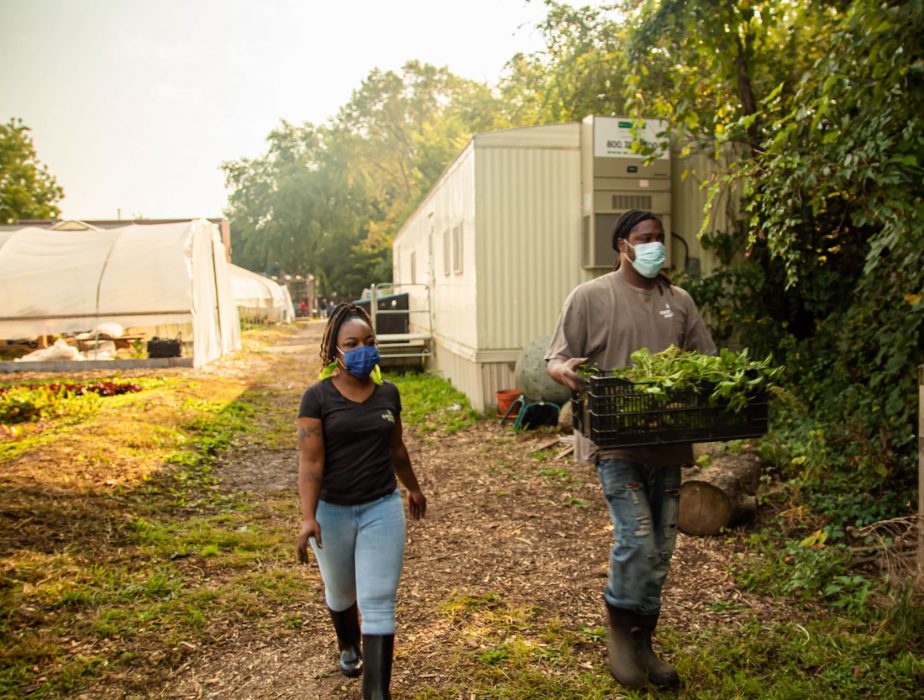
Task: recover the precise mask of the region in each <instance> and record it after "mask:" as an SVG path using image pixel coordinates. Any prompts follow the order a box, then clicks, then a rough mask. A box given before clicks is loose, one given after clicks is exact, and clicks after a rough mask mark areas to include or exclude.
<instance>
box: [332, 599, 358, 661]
mask: <svg viewBox="0 0 924 700" xmlns="http://www.w3.org/2000/svg"><path fill="white" fill-rule="evenodd" d="M328 610H329V611H330V619H331V621H332V622H333V623H334V630H335V631H336V632H337V648H338V649H339V650H340V672H341V673H342V674H343V675H344V676H346V677H347V678H356V677H357V676H358V675H359V674H360V673H362V672H363V655H362V652H361V651H360V648H359V641H360V638H361V636H362V635H361V634H360V631H359V609H358V608H357V607H356V603H353V605H351V606H350V607H349V608H347V609H346V610H342V611H340V612H334V611H333V610H331V609H330V608H328Z"/></svg>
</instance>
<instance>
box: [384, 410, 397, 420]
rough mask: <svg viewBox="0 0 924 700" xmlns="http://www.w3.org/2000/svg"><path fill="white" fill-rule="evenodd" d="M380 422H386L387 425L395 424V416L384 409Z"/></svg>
mask: <svg viewBox="0 0 924 700" xmlns="http://www.w3.org/2000/svg"><path fill="white" fill-rule="evenodd" d="M382 420H387V421H388V422H389V423H394V422H395V414H394V413H392V412H391V409H390V408H386V409H385V413H383V414H382Z"/></svg>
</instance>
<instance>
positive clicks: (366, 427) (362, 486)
mask: <svg viewBox="0 0 924 700" xmlns="http://www.w3.org/2000/svg"><path fill="white" fill-rule="evenodd" d="M400 415H401V396H400V394H399V393H398V387H396V386H395V385H394V384H392V383H391V382H389V381H384V382H382V383H381V384H377V385H376V387H375V389H374V390H373V392H372V395H371V396H370V397H369V398H368V399H366V400H365V401H363V402H362V403H356V402H355V401H350V400H349V399H347V398H345V397H344V396H343V395H342V394H341V393H340V392H339V391H337V388H336V387H335V386H334V383H333V381H332V380H331V378H330V377H328V378H327V379H322V380H321V381H319V382H317V383H316V384H312V385H311V386H310V387H308V389H307V390H306V391H305V393H304V394H303V395H302V403H301V406H300V407H299V409H298V417H299V418H319V419H320V420H321V425H322V427H323V430H324V479H323V480H322V482H321V498H322V499H323V500H325V501H327V502H329V503H335V504H337V505H356V504H358V503H368V502H369V501H374V500H375V499H377V498H381V497H382V496H387V495H388V494H390V493H391V492H392V491H394V490H395V489H396V488H397V487H398V482H397V481H396V479H395V470H394V467H393V466H392V463H391V456H392V455H391V435H392V431H393V430H394V429H395V420H396V418H397V417H398V416H400Z"/></svg>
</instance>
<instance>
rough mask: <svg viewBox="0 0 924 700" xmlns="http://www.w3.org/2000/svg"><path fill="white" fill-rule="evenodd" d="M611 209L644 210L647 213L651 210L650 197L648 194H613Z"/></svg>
mask: <svg viewBox="0 0 924 700" xmlns="http://www.w3.org/2000/svg"><path fill="white" fill-rule="evenodd" d="M613 209H620V210H629V209H644V210H646V211H649V210H650V209H651V195H650V194H614V195H613Z"/></svg>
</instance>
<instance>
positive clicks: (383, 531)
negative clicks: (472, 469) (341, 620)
mask: <svg viewBox="0 0 924 700" xmlns="http://www.w3.org/2000/svg"><path fill="white" fill-rule="evenodd" d="M315 517H316V518H317V521H318V523H319V524H320V526H321V542H322V543H323V544H324V548H323V549H318V546H317V542H315V539H314V538H313V537H312V538H310V540H309V541H310V542H311V548H312V549H313V550H314V556H315V558H316V559H317V560H318V567H319V568H320V570H321V579H322V580H323V581H324V597H325V598H326V600H327V606H328V607H329V608H330V609H331V610H334V611H337V612H339V611H341V610H346V609H347V608H349V607H350V606H352V605H353V603H359V612H360V614H361V615H362V632H363V634H394V633H395V596H396V595H397V592H398V579H400V578H401V565H402V564H403V562H404V536H405V531H406V523H405V519H404V504H403V503H402V501H401V494H400V492H399V490H398V489H395V490H394V491H393V492H392V493H391V494H389V495H388V496H384V497H382V498H379V499H377V500H375V501H370V502H369V503H362V504H360V505H356V506H338V505H334V504H333V503H327V502H326V501H318V508H317V512H316V514H315Z"/></svg>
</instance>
